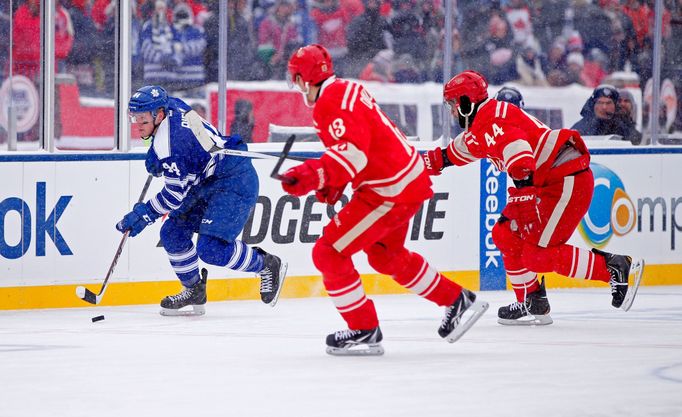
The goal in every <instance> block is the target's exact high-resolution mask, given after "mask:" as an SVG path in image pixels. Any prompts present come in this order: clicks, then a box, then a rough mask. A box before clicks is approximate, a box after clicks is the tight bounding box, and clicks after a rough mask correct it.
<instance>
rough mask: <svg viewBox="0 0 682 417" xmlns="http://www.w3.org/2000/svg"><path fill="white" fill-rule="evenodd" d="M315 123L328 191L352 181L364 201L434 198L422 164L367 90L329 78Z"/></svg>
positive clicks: (315, 111) (322, 93)
mask: <svg viewBox="0 0 682 417" xmlns="http://www.w3.org/2000/svg"><path fill="white" fill-rule="evenodd" d="M313 121H314V123H315V129H316V130H317V134H318V136H319V137H320V139H321V140H322V143H323V144H324V146H325V147H326V148H327V150H326V151H325V153H324V154H323V155H322V158H320V161H321V162H322V164H323V166H324V171H325V174H326V177H327V178H326V179H325V186H333V187H341V186H345V185H346V184H347V183H348V182H351V183H352V187H353V189H354V190H355V192H357V193H362V194H363V195H364V197H365V198H371V199H375V200H376V199H378V200H381V201H391V202H397V203H407V202H420V201H423V200H426V199H428V198H431V196H432V195H433V191H432V190H431V180H430V179H429V176H428V173H427V172H426V168H425V166H424V162H423V159H422V158H421V157H420V156H419V153H418V152H417V150H416V149H415V148H414V147H413V146H412V145H411V144H410V143H409V142H408V141H407V138H406V137H405V135H404V134H403V133H402V132H401V131H400V129H398V127H396V125H395V124H394V123H393V122H392V121H391V120H390V119H389V118H388V117H386V115H385V114H384V113H383V112H382V111H381V109H380V108H379V105H378V104H377V103H376V101H375V100H374V98H373V97H372V96H371V95H370V94H369V92H367V90H365V88H364V87H363V86H362V85H360V84H358V83H356V82H353V81H349V80H344V79H340V78H336V77H332V78H329V79H327V80H326V81H325V82H324V83H323V84H322V88H321V90H320V94H319V96H318V99H317V102H316V103H315V109H314V110H313Z"/></svg>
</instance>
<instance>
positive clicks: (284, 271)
mask: <svg viewBox="0 0 682 417" xmlns="http://www.w3.org/2000/svg"><path fill="white" fill-rule="evenodd" d="M287 269H289V263H288V262H282V266H280V268H279V285H277V292H276V293H275V298H273V299H272V301H270V302H269V303H267V305H269V306H270V307H274V306H275V304H277V300H279V294H280V293H281V292H282V287H284V278H286V277H287Z"/></svg>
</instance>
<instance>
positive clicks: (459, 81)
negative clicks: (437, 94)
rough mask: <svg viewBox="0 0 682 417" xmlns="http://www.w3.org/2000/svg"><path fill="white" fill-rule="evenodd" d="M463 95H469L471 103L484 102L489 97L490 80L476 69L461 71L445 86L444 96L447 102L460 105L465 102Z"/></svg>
mask: <svg viewBox="0 0 682 417" xmlns="http://www.w3.org/2000/svg"><path fill="white" fill-rule="evenodd" d="M462 97H467V99H468V101H469V103H471V104H477V103H480V102H482V101H483V100H485V99H486V98H488V82H487V81H486V80H485V78H484V77H483V76H482V75H481V74H479V73H477V72H476V71H471V70H467V71H463V72H460V73H459V74H457V75H455V76H454V77H452V78H451V79H450V81H448V82H447V84H445V87H443V98H444V99H445V102H446V103H452V104H456V105H457V106H460V105H462V104H463V103H462ZM466 101H467V100H465V102H466Z"/></svg>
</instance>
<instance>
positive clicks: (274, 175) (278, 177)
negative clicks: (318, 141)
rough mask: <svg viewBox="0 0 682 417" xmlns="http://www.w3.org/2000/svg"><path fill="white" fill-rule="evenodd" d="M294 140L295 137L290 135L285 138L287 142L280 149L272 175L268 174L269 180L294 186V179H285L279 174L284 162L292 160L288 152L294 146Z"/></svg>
mask: <svg viewBox="0 0 682 417" xmlns="http://www.w3.org/2000/svg"><path fill="white" fill-rule="evenodd" d="M295 140H296V135H291V136H289V137H288V138H287V141H286V143H285V144H284V148H282V153H281V154H280V156H279V159H278V160H277V163H276V164H275V168H273V170H272V173H271V174H270V178H273V179H276V180H279V181H282V182H283V183H286V184H296V180H295V179H294V178H289V177H285V176H284V175H282V174H280V173H279V170H280V169H281V168H282V164H283V163H284V160H285V159H292V157H290V156H289V151H291V147H292V146H294V141H295Z"/></svg>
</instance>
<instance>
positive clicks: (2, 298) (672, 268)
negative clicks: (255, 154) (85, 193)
mask: <svg viewBox="0 0 682 417" xmlns="http://www.w3.org/2000/svg"><path fill="white" fill-rule="evenodd" d="M443 275H445V276H446V277H448V278H449V279H452V280H453V281H455V282H457V283H458V284H460V285H462V286H464V287H466V288H469V289H472V290H474V291H478V290H479V288H480V286H479V274H478V271H457V272H452V271H450V272H444V273H443ZM545 275H546V276H547V287H548V288H573V287H605V286H606V284H605V283H602V282H594V281H584V280H576V279H571V278H566V277H561V276H558V275H556V274H545ZM362 281H363V284H364V287H365V291H366V292H367V294H369V295H378V294H405V293H409V291H408V290H406V289H405V288H403V287H401V286H400V285H399V284H397V283H396V282H395V281H393V280H392V279H391V278H390V277H387V276H385V275H380V274H364V275H362ZM258 284H259V281H258V279H257V278H232V279H209V281H208V299H209V301H227V300H259V299H260V294H259V292H258V288H259V285H258ZM642 285H682V265H677V264H676V265H647V266H646V269H645V271H644V278H643V280H642ZM76 286H77V285H76V284H73V285H45V286H24V287H0V310H18V309H37V308H63V307H88V306H92V305H91V304H88V303H86V302H84V301H82V300H81V299H80V298H78V297H77V296H76ZM99 286H100V284H99V283H97V284H90V285H87V287H88V288H90V290H91V291H93V292H97V291H99ZM507 288H508V289H511V287H510V286H509V283H507ZM180 289H181V287H180V283H179V282H178V281H154V282H124V283H121V282H119V283H111V284H109V286H108V288H107V293H106V295H105V296H104V298H103V299H102V303H101V304H100V305H103V306H116V305H133V304H157V303H159V301H161V299H162V298H163V297H165V296H166V295H169V294H176V293H177V292H179V291H180ZM281 296H282V298H306V297H323V296H326V292H325V290H324V286H323V284H322V278H321V277H320V276H319V275H308V276H295V277H288V278H287V280H286V281H285V284H284V288H283V289H282V295H281Z"/></svg>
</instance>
